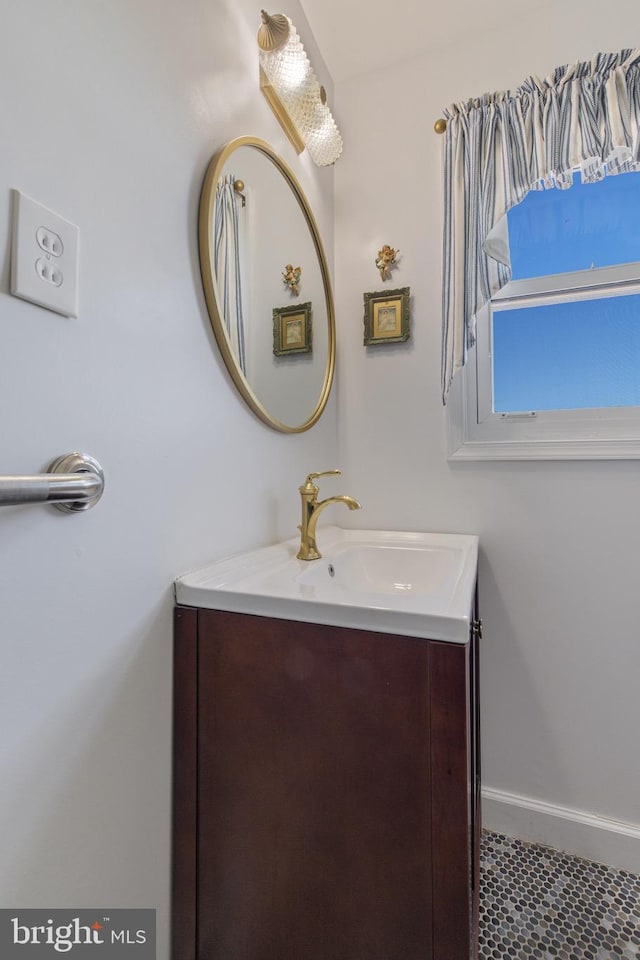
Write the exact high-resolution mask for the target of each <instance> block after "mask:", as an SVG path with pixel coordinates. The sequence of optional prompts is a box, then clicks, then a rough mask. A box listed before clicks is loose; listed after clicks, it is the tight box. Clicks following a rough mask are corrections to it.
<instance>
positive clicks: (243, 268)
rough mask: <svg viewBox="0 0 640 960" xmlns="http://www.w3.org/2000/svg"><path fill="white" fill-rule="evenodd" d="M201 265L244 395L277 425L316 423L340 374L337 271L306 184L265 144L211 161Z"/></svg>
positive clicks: (241, 145)
mask: <svg viewBox="0 0 640 960" xmlns="http://www.w3.org/2000/svg"><path fill="white" fill-rule="evenodd" d="M200 262H201V269H202V277H203V283H204V288H205V296H206V300H207V307H208V309H209V315H210V318H211V322H212V325H213V329H214V333H215V335H216V339H217V341H218V344H219V346H220V349H221V352H222V355H223V357H224V359H225V363H226V364H227V367H228V369H229V371H230V373H231V375H232V377H233V379H234V382H235V383H236V386H237V387H238V389H239V390H240V392H241V394H242V395H243V397H244V398H245V400H246V401H247V403H248V404H249V406H251V408H252V409H253V410H254V412H255V413H256V414H257V415H258V416H259V417H260V418H261V419H262V420H264V421H265V422H266V423H268V424H269V425H270V426H272V427H274V428H275V429H278V430H283V431H285V432H297V431H300V430H305V429H308V428H309V427H310V426H311V425H312V424H313V423H315V421H316V420H317V419H318V417H319V416H320V414H321V413H322V410H323V408H324V406H325V404H326V401H327V398H328V394H329V390H330V388H331V381H332V378H333V367H334V352H335V330H334V318H333V303H332V297H331V289H330V284H329V276H328V271H327V265H326V260H325V257H324V252H323V249H322V244H321V241H320V237H319V234H318V230H317V226H316V223H315V220H314V217H313V214H312V212H311V209H310V208H309V205H308V203H307V201H306V198H305V197H304V194H303V192H302V189H301V187H300V185H299V184H298V182H297V180H296V179H295V177H294V175H293V173H292V172H291V170H290V169H289V168H288V167H287V165H286V164H285V163H284V161H282V160H281V159H280V158H279V157H278V156H277V155H276V154H275V153H274V152H273V151H272V150H271V148H270V147H269V146H268V145H267V144H266V143H264V142H263V141H260V140H256V139H253V138H249V137H243V138H240V139H239V140H235V141H232V142H231V143H230V144H227V145H226V146H225V147H224V148H223V149H222V150H221V151H220V152H219V153H218V154H216V156H214V158H213V159H212V161H211V164H210V165H209V170H208V171H207V176H206V178H205V183H204V186H203V191H202V197H201V203H200Z"/></svg>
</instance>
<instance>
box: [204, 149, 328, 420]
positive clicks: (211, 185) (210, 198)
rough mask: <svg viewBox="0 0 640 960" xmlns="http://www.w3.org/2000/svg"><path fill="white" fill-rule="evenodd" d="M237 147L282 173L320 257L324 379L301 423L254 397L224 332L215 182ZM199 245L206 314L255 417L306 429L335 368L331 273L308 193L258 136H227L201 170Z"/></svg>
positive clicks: (317, 413)
mask: <svg viewBox="0 0 640 960" xmlns="http://www.w3.org/2000/svg"><path fill="white" fill-rule="evenodd" d="M240 147H252V148H254V149H255V150H257V151H259V152H260V153H261V154H263V155H264V156H265V157H267V159H268V160H270V161H271V163H273V165H274V166H275V167H276V169H277V170H279V172H280V173H281V174H282V176H283V177H284V179H285V181H286V182H287V184H288V185H289V188H290V189H291V191H292V193H293V195H294V197H295V199H296V200H297V202H298V205H299V207H300V210H301V211H302V214H303V216H304V219H305V221H306V224H307V227H308V228H309V232H310V234H311V238H312V240H313V245H314V248H315V251H316V254H317V257H318V264H319V266H320V272H321V274H322V285H323V288H324V296H325V303H326V307H327V325H328V331H327V334H328V335H327V363H326V369H325V375H324V382H323V385H322V389H321V391H320V396H319V398H318V402H317V405H316V407H315V410H314V411H313V413H312V414H311V416H310V417H309V419H308V420H306V421H305V422H304V423H302V424H300V425H299V426H291V425H290V424H286V423H283V422H282V421H280V420H277V419H276V418H275V417H273V416H271V414H270V413H269V411H268V410H267V409H266V408H265V407H264V406H263V404H262V403H261V402H260V400H259V399H258V398H257V396H256V395H255V393H254V392H253V390H252V389H251V386H250V384H249V382H248V380H247V379H246V377H245V376H244V374H243V373H242V371H241V370H240V369H239V367H238V364H237V363H236V359H235V356H234V354H233V351H232V350H231V347H230V345H229V340H228V338H227V333H226V329H225V325H224V321H223V318H222V311H221V308H220V303H219V300H218V293H217V289H216V283H215V280H214V276H213V270H212V268H211V264H212V263H213V249H212V248H213V225H214V205H215V196H216V185H217V183H218V180H219V179H220V176H221V174H222V170H223V168H224V165H225V164H226V162H227V160H228V159H229V157H230V156H231V154H232V153H233V152H234V151H235V150H238V149H239V148H240ZM198 246H199V252H200V273H201V275H202V284H203V287H204V296H205V300H206V304H207V310H208V313H209V319H210V321H211V326H212V327H213V332H214V335H215V338H216V341H217V343H218V347H219V349H220V353H221V354H222V358H223V360H224V362H225V365H226V367H227V370H228V371H229V374H230V375H231V378H232V380H233V382H234V384H235V385H236V387H237V389H238V391H239V393H240V395H241V396H242V398H243V399H244V401H245V402H246V403H247V405H248V406H249V407H250V408H251V410H253V412H254V413H255V414H256V416H257V417H259V418H260V420H262V421H263V423H266V424H267V425H268V426H270V427H272V428H273V429H274V430H279V431H280V432H281V433H302V432H303V431H304V430H308V429H309V428H310V427H312V426H313V425H314V423H316V421H317V420H319V418H320V416H321V414H322V412H323V410H324V408H325V407H326V405H327V400H328V399H329V393H330V391H331V385H332V383H333V375H334V369H335V358H336V328H335V313H334V306H333V294H332V292H331V281H330V278H329V267H328V264H327V259H326V257H325V253H324V248H323V246H322V241H321V239H320V233H319V231H318V225H317V223H316V221H315V217H314V216H313V213H312V211H311V207H310V206H309V203H308V202H307V198H306V196H305V194H304V192H303V190H302V187H301V186H300V184H299V183H298V181H297V179H296V177H295V175H294V173H293V171H292V170H291V169H290V167H289V166H288V165H287V164H286V163H285V162H284V160H282V158H281V157H279V156H278V154H277V153H275V152H274V151H273V150H272V149H271V147H270V146H269V144H268V143H266V142H265V141H264V140H259V139H258V138H257V137H238V138H236V139H235V140H231V141H229V143H226V144H225V145H224V146H223V147H222V148H221V149H220V150H218V151H217V152H216V153H215V154H214V155H213V157H212V158H211V161H210V163H209V166H208V167H207V172H206V174H205V178H204V183H203V185H202V191H201V194H200V209H199V214H198Z"/></svg>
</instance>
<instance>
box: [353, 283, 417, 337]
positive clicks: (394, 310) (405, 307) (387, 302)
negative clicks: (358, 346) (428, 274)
mask: <svg viewBox="0 0 640 960" xmlns="http://www.w3.org/2000/svg"><path fill="white" fill-rule="evenodd" d="M409 296H410V288H409V287H400V289H399V290H379V291H376V292H374V293H365V295H364V343H365V346H367V347H368V346H373V344H377V343H404V341H405V340H408V339H409V335H410V331H409Z"/></svg>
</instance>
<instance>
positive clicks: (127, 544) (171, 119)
mask: <svg viewBox="0 0 640 960" xmlns="http://www.w3.org/2000/svg"><path fill="white" fill-rule="evenodd" d="M288 12H289V13H290V15H291V16H292V18H293V19H294V22H295V23H296V25H297V26H298V29H299V32H301V33H302V35H303V36H305V39H308V37H307V36H306V34H305V26H306V21H305V19H304V17H303V16H302V14H301V13H300V12H299V7H298V4H297V2H296V0H294V2H293V3H291V4H290V5H289V7H288ZM0 13H1V14H2V30H1V31H0V87H1V89H2V91H3V93H2V97H0V127H1V129H2V131H3V136H2V150H1V152H0V410H1V411H2V430H1V435H2V443H1V445H0V473H2V474H12V473H36V472H39V471H40V470H42V469H44V468H45V467H46V465H47V463H48V462H49V460H50V459H52V458H53V457H54V456H57V455H59V454H62V453H65V452H68V451H71V450H75V449H80V450H84V451H86V452H88V453H90V454H92V455H93V456H95V457H96V458H98V459H99V460H100V461H101V463H102V465H103V467H104V469H105V472H106V482H107V486H106V492H105V495H104V498H103V500H102V501H101V502H100V504H99V505H98V506H97V507H96V508H95V509H94V510H93V511H91V512H89V513H88V514H86V515H77V516H68V515H63V514H61V513H58V512H56V511H54V510H52V508H49V507H44V506H38V507H18V508H4V509H3V510H2V512H1V514H0V554H1V557H2V560H1V568H0V569H1V571H2V574H1V576H0V611H1V613H0V619H1V623H2V630H1V637H2V670H1V673H0V729H1V730H2V737H1V747H0V751H1V755H2V770H1V771H0V785H1V786H0V793H1V799H0V803H1V807H0V824H1V827H2V829H1V830H0V905H1V906H3V907H7V906H15V907H29V906H33V907H45V906H69V907H74V906H75V907H77V906H91V905H95V906H127V907H128V906H147V907H156V908H157V910H158V931H159V948H158V953H157V956H158V960H167V958H168V955H169V954H168V940H167V936H168V897H169V838H170V759H171V753H170V749H171V655H172V654H171V612H172V602H173V598H172V581H173V579H174V577H175V576H176V575H178V574H180V573H183V572H184V571H185V570H186V569H189V568H193V567H196V566H198V565H200V564H202V563H203V562H205V561H208V560H211V559H213V558H217V557H220V556H222V555H224V554H229V553H232V552H238V551H241V550H243V549H246V548H249V547H253V546H259V545H263V544H267V543H270V542H274V541H276V540H279V539H281V538H283V537H285V536H293V535H295V532H296V524H297V523H298V520H299V516H298V514H299V498H298V492H297V487H298V485H299V484H300V483H301V482H302V481H303V479H304V476H305V474H306V473H307V472H308V471H309V470H312V469H326V468H329V467H334V466H335V465H336V446H337V444H336V403H335V395H334V397H333V398H332V400H331V401H330V406H329V409H328V411H327V412H326V413H325V416H324V417H323V418H322V420H321V421H320V423H319V424H318V425H317V426H316V427H315V428H314V429H313V430H312V431H310V432H309V433H306V434H302V435H296V436H284V435H281V434H277V433H275V432H273V431H271V430H269V429H268V428H267V427H266V426H264V425H263V424H262V423H260V422H259V421H258V420H257V419H256V418H255V417H254V416H253V415H252V414H251V412H250V411H249V410H248V409H247V408H246V407H245V406H244V404H243V403H242V401H241V400H240V398H239V397H238V396H237V395H236V393H235V391H234V389H233V386H232V383H231V380H230V378H229V376H228V375H227V373H226V370H225V369H224V366H223V364H222V362H221V360H220V358H219V356H218V353H217V350H216V346H215V341H214V338H213V335H212V332H211V329H210V325H209V320H208V317H207V314H206V310H205V307H204V299H203V295H202V290H201V282H200V276H199V268H198V259H197V246H196V237H197V228H196V227H197V205H198V196H199V190H200V185H201V181H202V177H203V174H204V171H205V168H206V165H207V162H208V160H209V158H210V155H211V154H212V153H213V151H214V150H215V149H216V148H218V147H219V146H220V145H221V144H222V143H223V142H224V141H226V140H229V139H231V138H233V137H235V136H239V135H242V134H247V133H253V134H254V135H257V136H261V137H263V138H264V139H266V140H268V141H269V142H270V143H271V144H272V145H273V146H274V148H275V149H276V150H277V151H278V152H279V153H281V155H282V156H283V157H284V158H285V159H286V160H287V162H288V163H289V164H290V165H291V166H292V167H293V169H294V170H295V171H296V173H297V175H298V176H299V178H300V179H301V180H302V182H303V186H304V187H305V189H306V190H307V193H308V196H309V198H310V200H311V203H312V206H313V207H314V210H315V213H316V216H317V218H318V221H319V225H320V229H321V232H322V235H323V238H324V240H325V244H326V246H327V248H328V255H329V256H330V258H331V257H332V249H331V247H332V244H331V239H332V236H333V223H332V221H333V171H332V170H318V169H317V168H315V167H313V165H312V164H311V162H310V161H309V158H308V157H307V156H306V155H302V156H301V157H300V158H299V159H298V158H297V157H296V155H295V153H294V152H293V150H292V148H291V147H290V146H289V144H288V142H287V141H286V139H285V138H284V135H283V134H281V131H280V128H279V127H278V125H277V123H276V121H275V119H274V117H273V115H272V114H271V111H270V109H269V107H268V105H267V103H266V101H265V100H264V98H263V97H262V95H261V93H260V91H259V87H258V76H257V73H258V65H257V57H256V46H255V33H256V30H257V27H258V25H259V23H258V18H259V9H258V7H256V6H255V5H254V4H252V3H249V2H248V0H218V2H213V3H211V2H207V3H205V2H204V0H183V2H182V3H180V4H177V3H174V2H171V0H160V2H159V0H137V2H135V3H131V2H130V0H110V2H109V3H86V2H83V0H67V2H66V3H64V4H52V3H50V2H47V0H31V2H30V3H14V2H11V0H0ZM309 46H310V47H311V50H312V51H313V45H312V43H309ZM313 59H314V63H315V64H316V69H317V70H318V72H319V73H322V66H321V65H318V63H319V61H318V58H317V56H316V55H314V57H313ZM322 79H323V81H325V82H326V81H327V78H326V76H323V77H322ZM11 188H18V189H21V190H22V191H24V192H25V193H27V194H29V195H31V196H33V197H34V198H35V199H37V200H39V201H40V202H42V203H44V204H45V205H47V206H49V207H50V208H51V209H53V210H55V211H57V212H59V213H60V214H61V215H63V216H64V217H66V218H68V219H70V220H71V221H73V222H74V223H76V224H78V225H79V228H80V316H79V318H78V319H77V320H70V319H65V318H62V317H60V316H57V315H55V314H53V313H51V312H48V311H45V310H42V309H40V308H38V307H35V306H33V305H31V304H29V303H26V302H23V301H20V300H18V299H15V298H13V297H11V296H9V294H8V290H9V237H10V190H11Z"/></svg>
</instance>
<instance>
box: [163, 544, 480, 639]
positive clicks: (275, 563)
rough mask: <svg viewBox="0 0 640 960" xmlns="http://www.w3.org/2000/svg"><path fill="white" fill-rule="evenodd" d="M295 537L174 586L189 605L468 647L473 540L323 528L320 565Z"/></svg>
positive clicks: (219, 564)
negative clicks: (302, 553) (301, 555)
mask: <svg viewBox="0 0 640 960" xmlns="http://www.w3.org/2000/svg"><path fill="white" fill-rule="evenodd" d="M299 543H300V542H299V539H297V538H295V539H292V540H287V541H285V542H284V543H280V544H277V545H276V546H273V547H265V548H263V549H262V550H255V551H253V552H252V553H247V554H242V555H240V556H237V557H232V558H231V559H229V560H221V561H218V562H217V563H213V564H211V565H210V566H208V567H204V568H203V569H201V570H197V571H194V572H193V573H189V574H186V575H185V576H183V577H180V578H179V579H178V580H176V600H177V602H178V603H179V604H185V605H187V606H192V607H208V608H210V609H213V610H231V611H235V612H238V613H249V614H257V615H260V616H267V617H277V618H280V619H284V620H302V621H305V622H309V623H326V624H331V625H334V626H342V627H355V628H360V629H363V630H376V631H379V632H381V633H397V634H402V635H405V636H411V637H423V638H427V639H431V640H446V641H450V642H455V643H466V641H467V640H468V638H469V621H470V618H471V614H472V605H473V597H474V590H475V581H476V570H477V557H478V538H477V537H474V536H463V535H459V534H442V533H399V532H394V531H388V530H342V529H340V528H339V527H322V528H321V529H320V531H319V533H318V546H319V549H320V552H321V553H322V558H321V559H320V560H311V561H308V560H297V559H296V553H297V551H298V547H299Z"/></svg>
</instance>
